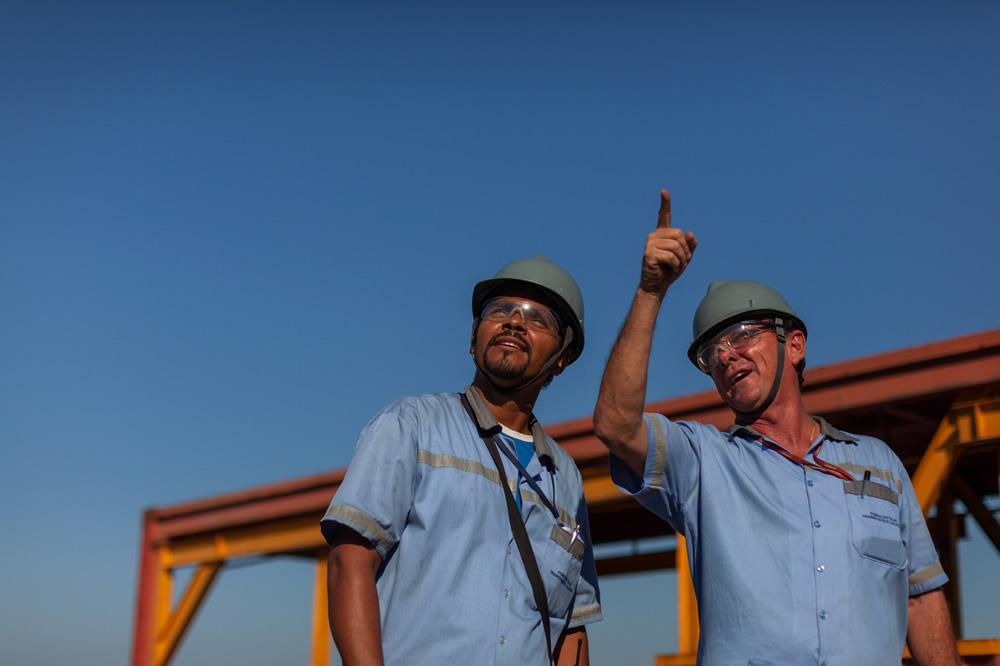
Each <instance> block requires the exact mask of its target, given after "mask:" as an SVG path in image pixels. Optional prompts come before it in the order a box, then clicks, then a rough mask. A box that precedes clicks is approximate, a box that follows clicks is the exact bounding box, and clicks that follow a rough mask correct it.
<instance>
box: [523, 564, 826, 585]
mask: <svg viewBox="0 0 1000 666" xmlns="http://www.w3.org/2000/svg"><path fill="white" fill-rule="evenodd" d="M816 571H819V572H820V573H823V572H824V571H826V567H825V566H823V565H822V564H821V565H819V566H818V567H816ZM505 591H506V590H505Z"/></svg>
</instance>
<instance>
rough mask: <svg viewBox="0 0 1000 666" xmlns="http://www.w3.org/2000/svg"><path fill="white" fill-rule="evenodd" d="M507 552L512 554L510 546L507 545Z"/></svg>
mask: <svg viewBox="0 0 1000 666" xmlns="http://www.w3.org/2000/svg"><path fill="white" fill-rule="evenodd" d="M507 554H508V555H510V546H507Z"/></svg>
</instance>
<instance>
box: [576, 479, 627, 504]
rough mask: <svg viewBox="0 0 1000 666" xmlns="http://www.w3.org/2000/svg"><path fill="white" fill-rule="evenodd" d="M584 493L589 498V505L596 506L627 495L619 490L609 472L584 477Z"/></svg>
mask: <svg viewBox="0 0 1000 666" xmlns="http://www.w3.org/2000/svg"><path fill="white" fill-rule="evenodd" d="M583 495H584V497H586V498H587V506H596V505H598V504H604V503H607V502H613V501H617V500H621V499H623V498H626V497H627V495H625V493H623V492H622V491H620V490H618V487H617V486H615V484H614V482H613V481H612V480H611V476H610V475H608V474H605V475H602V476H594V477H590V478H586V479H584V480H583Z"/></svg>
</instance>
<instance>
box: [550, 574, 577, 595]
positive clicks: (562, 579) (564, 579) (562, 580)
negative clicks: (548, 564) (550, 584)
mask: <svg viewBox="0 0 1000 666" xmlns="http://www.w3.org/2000/svg"><path fill="white" fill-rule="evenodd" d="M549 573H550V574H552V575H553V576H555V577H556V578H558V579H559V582H560V583H562V584H563V587H565V588H566V589H567V590H569V591H570V592H572V591H573V584H572V583H570V582H569V578H567V577H566V574H564V573H563V572H562V571H553V570H552V569H549Z"/></svg>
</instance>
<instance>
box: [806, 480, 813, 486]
mask: <svg viewBox="0 0 1000 666" xmlns="http://www.w3.org/2000/svg"><path fill="white" fill-rule="evenodd" d="M812 484H813V480H812V479H809V480H808V481H806V485H807V486H809V487H810V488H811V487H812Z"/></svg>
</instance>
